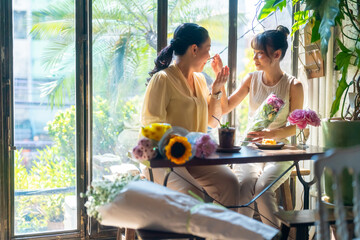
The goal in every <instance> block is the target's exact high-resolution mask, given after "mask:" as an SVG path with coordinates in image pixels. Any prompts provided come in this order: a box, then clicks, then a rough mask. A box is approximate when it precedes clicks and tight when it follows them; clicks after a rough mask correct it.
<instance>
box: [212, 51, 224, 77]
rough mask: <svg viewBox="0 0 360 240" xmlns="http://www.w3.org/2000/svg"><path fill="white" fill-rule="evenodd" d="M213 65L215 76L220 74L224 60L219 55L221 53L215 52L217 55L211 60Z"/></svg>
mask: <svg viewBox="0 0 360 240" xmlns="http://www.w3.org/2000/svg"><path fill="white" fill-rule="evenodd" d="M211 67H212V69H213V71H214V73H215V76H217V75H218V73H219V72H220V71H221V69H222V68H223V62H222V60H221V58H220V56H219V54H215V56H214V57H213V59H212V61H211Z"/></svg>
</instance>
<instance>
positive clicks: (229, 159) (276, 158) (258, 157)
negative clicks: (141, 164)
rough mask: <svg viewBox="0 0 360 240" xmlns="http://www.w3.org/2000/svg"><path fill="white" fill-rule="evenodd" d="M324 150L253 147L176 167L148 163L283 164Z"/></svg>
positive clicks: (159, 161)
mask: <svg viewBox="0 0 360 240" xmlns="http://www.w3.org/2000/svg"><path fill="white" fill-rule="evenodd" d="M324 151H325V149H324V148H322V147H317V146H309V147H308V148H307V149H305V150H301V149H298V148H297V147H296V146H293V145H285V146H284V147H283V148H282V149H281V150H260V149H258V148H257V147H256V146H254V145H252V144H251V145H249V146H246V147H242V148H241V150H240V152H236V153H219V152H216V153H214V154H212V155H211V156H210V157H207V158H197V157H194V158H193V159H191V161H189V162H187V163H185V164H183V165H176V164H175V163H173V162H170V161H168V160H166V159H164V158H155V159H153V160H151V161H150V166H151V167H152V168H165V167H188V166H203V165H223V164H241V163H258V162H283V161H299V160H309V159H311V158H312V157H313V156H314V155H317V154H322V153H324Z"/></svg>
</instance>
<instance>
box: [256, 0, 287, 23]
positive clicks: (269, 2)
mask: <svg viewBox="0 0 360 240" xmlns="http://www.w3.org/2000/svg"><path fill="white" fill-rule="evenodd" d="M284 7H286V0H280V1H279V0H265V5H264V6H263V8H262V9H261V10H260V13H259V16H258V19H259V20H261V19H264V18H266V17H267V16H269V14H271V13H273V12H275V11H276V10H277V9H278V8H279V9H280V11H282V9H283V8H284Z"/></svg>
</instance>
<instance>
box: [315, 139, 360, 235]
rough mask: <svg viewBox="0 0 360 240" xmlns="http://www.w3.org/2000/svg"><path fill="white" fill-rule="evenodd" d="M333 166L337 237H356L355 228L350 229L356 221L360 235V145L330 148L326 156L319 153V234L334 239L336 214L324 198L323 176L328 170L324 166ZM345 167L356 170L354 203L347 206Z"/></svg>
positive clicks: (354, 171)
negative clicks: (332, 226) (332, 230)
mask: <svg viewBox="0 0 360 240" xmlns="http://www.w3.org/2000/svg"><path fill="white" fill-rule="evenodd" d="M325 168H326V169H329V170H330V171H331V172H332V176H333V186H332V189H333V191H334V201H335V202H334V209H333V211H334V216H335V225H336V235H337V239H345V240H348V239H352V237H353V236H352V235H353V233H352V232H349V231H348V229H349V228H348V222H349V221H353V222H354V226H355V228H354V235H355V236H356V237H357V238H360V179H359V177H360V176H359V174H360V146H357V147H352V148H347V149H339V150H330V151H328V152H326V154H325V155H324V156H322V157H317V159H316V161H315V177H316V178H317V179H318V181H317V189H318V199H317V204H318V207H317V209H318V211H317V213H318V216H319V219H317V222H316V224H317V226H318V230H317V236H318V239H320V240H323V239H330V231H329V229H330V228H329V216H330V215H332V212H331V211H329V209H328V207H327V206H326V203H324V202H323V201H322V186H321V176H322V174H323V172H324V169H325ZM344 169H348V170H349V171H350V172H351V173H352V174H353V182H352V186H349V187H353V196H354V197H353V207H352V208H349V207H345V206H344V203H343V194H342V184H341V182H342V173H343V170H344Z"/></svg>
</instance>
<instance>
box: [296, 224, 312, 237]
mask: <svg viewBox="0 0 360 240" xmlns="http://www.w3.org/2000/svg"><path fill="white" fill-rule="evenodd" d="M308 239H309V226H298V227H297V228H296V240H308Z"/></svg>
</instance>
